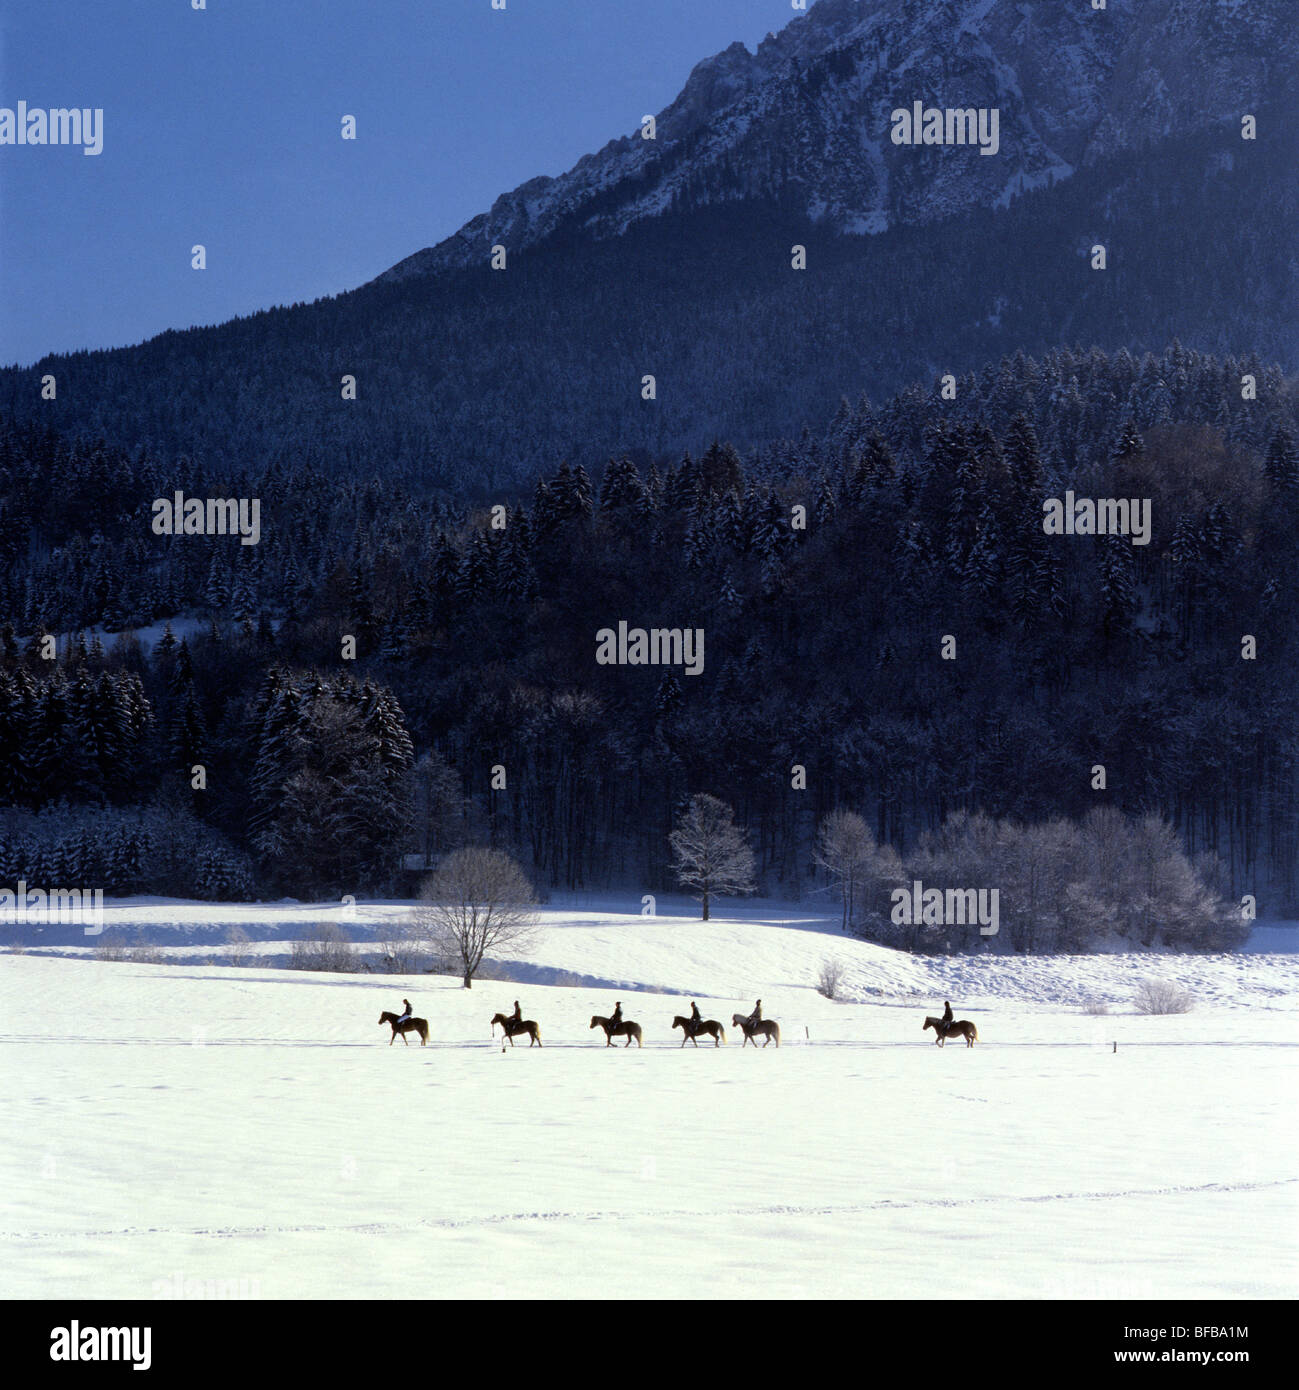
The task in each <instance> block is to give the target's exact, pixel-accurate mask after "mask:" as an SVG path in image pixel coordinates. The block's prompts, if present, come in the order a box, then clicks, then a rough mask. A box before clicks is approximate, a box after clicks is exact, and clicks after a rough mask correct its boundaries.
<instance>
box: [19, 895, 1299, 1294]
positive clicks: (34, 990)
mask: <svg viewBox="0 0 1299 1390" xmlns="http://www.w3.org/2000/svg"><path fill="white" fill-rule="evenodd" d="M622 906H623V911H622V912H621V913H619V912H615V911H613V910H611V908H607V907H596V906H591V905H588V906H587V909H586V910H585V911H581V910H576V909H570V908H565V907H562V906H556V907H552V908H550V909H548V910H547V913H546V930H545V932H544V933H543V935H542V937H541V938H540V940H539V942H538V944H537V946H536V949H535V950H534V951H533V952H532V953H530V955H529V957H528V959H527V960H526V961H519V962H516V963H515V964H514V966H513V967H512V968H511V973H512V974H514V975H515V976H516V977H518V978H519V979H520V981H521V982H519V983H514V982H510V981H491V980H480V981H479V982H478V983H477V984H476V986H475V987H474V989H472V990H469V991H466V990H464V989H463V988H460V987H459V985H458V984H457V982H456V981H454V980H452V979H450V978H448V977H444V976H430V975H418V976H376V975H355V974H353V975H315V974H306V973H298V972H289V971H284V970H274V969H260V968H259V969H248V968H234V967H228V966H217V965H211V966H208V965H200V964H196V963H186V964H179V965H142V964H131V963H110V962H102V961H95V960H93V959H72V958H69V957H67V956H63V957H57V956H49V955H33V954H26V955H13V954H5V955H0V1066H2V1067H3V1070H4V1075H5V1077H6V1088H5V1108H6V1120H7V1123H6V1125H5V1129H4V1134H5V1140H4V1148H3V1151H2V1152H3V1159H2V1164H3V1174H2V1176H3V1191H4V1202H5V1205H4V1210H3V1214H2V1215H0V1240H3V1241H4V1244H5V1249H6V1258H5V1260H4V1261H3V1264H2V1265H0V1294H4V1295H6V1296H9V1297H15V1296H17V1297H26V1296H33V1295H49V1296H55V1295H57V1296H59V1297H75V1296H95V1297H117V1296H122V1297H144V1298H148V1297H151V1296H155V1295H158V1296H162V1295H163V1294H164V1293H165V1291H166V1290H169V1289H173V1288H176V1287H183V1286H185V1285H186V1284H188V1285H189V1286H190V1288H191V1291H192V1293H193V1294H194V1296H204V1295H206V1296H214V1294H216V1293H220V1292H222V1291H224V1292H225V1293H226V1294H227V1296H228V1295H229V1294H230V1293H231V1292H242V1293H243V1294H245V1295H251V1296H262V1297H269V1298H279V1297H294V1298H297V1297H316V1296H327V1295H335V1296H337V1295H342V1296H374V1297H389V1296H394V1295H397V1296H427V1297H437V1296H465V1295H470V1296H499V1295H502V1294H505V1295H513V1296H522V1297H526V1296H609V1297H618V1296H619V1295H620V1294H626V1295H628V1296H637V1297H647V1296H663V1297H698V1296H731V1295H737V1294H739V1293H741V1292H742V1290H743V1289H745V1288H746V1287H748V1286H749V1285H750V1284H751V1283H752V1281H753V1280H754V1279H755V1278H757V1277H759V1276H758V1273H757V1272H758V1271H761V1276H760V1278H761V1283H760V1287H761V1292H762V1294H763V1296H765V1297H782V1296H783V1297H803V1296H807V1297H840V1296H842V1297H849V1296H851V1297H859V1296H881V1297H889V1296H907V1295H915V1296H920V1297H934V1296H940V1297H969V1296H981V1297H996V1296H1020V1297H1064V1298H1088V1297H1120V1298H1128V1297H1145V1296H1153V1297H1171V1296H1178V1297H1200V1296H1204V1297H1208V1296H1224V1297H1292V1296H1294V1294H1295V1293H1296V1292H1299V1263H1297V1258H1296V1244H1295V1241H1294V1234H1295V1231H1296V1229H1297V1222H1299V1173H1297V1172H1296V1165H1295V1161H1294V1151H1295V1145H1294V1127H1295V1114H1296V1106H1295V1101H1296V1099H1297V1098H1299V1096H1297V1094H1296V1093H1297V1090H1299V1087H1297V1086H1296V1072H1295V1060H1296V1057H1297V1056H1299V1053H1297V1052H1296V1048H1297V1047H1299V960H1296V957H1295V956H1293V955H1283V954H1262V955H1252V956H1240V957H1230V958H1228V957H1193V958H1192V957H1173V956H1159V957H1151V956H1142V957H1135V958H1134V957H1124V956H1106V957H1094V958H1089V959H1086V960H1080V959H1077V958H1074V959H1069V958H1061V959H1055V960H1041V961H1027V962H1026V961H1008V960H1004V959H995V960H994V959H986V960H980V959H965V960H954V959H928V958H923V959H922V958H913V957H903V956H899V955H897V954H896V953H893V952H889V951H885V950H883V949H881V948H877V947H871V946H868V945H866V944H865V943H860V942H851V941H847V940H845V939H843V938H842V937H841V936H839V935H838V934H837V933H836V932H834V931H833V930H832V929H831V926H830V924H828V923H827V922H825V921H823V920H821V919H819V918H814V917H806V918H804V919H803V920H801V921H799V920H796V919H793V918H791V917H790V916H789V915H788V914H786V918H785V919H784V920H783V921H782V920H781V919H779V918H776V917H775V915H774V914H773V913H770V912H765V913H764V911H763V910H762V909H761V908H759V909H752V910H751V912H752V915H748V914H747V913H746V912H741V913H735V912H733V911H732V910H731V907H730V905H727V907H726V908H725V909H724V915H723V916H721V917H720V918H718V919H717V920H715V921H713V922H711V923H706V924H705V923H700V922H698V921H693V920H690V919H688V918H685V917H681V918H669V917H659V918H656V919H650V918H641V917H639V916H636V915H635V914H634V912H633V911H629V910H627V905H626V904H623V905H622ZM398 910H399V909H398V906H397V905H395V904H394V905H388V906H386V907H385V906H377V907H373V908H365V907H358V918H359V919H362V920H363V919H365V918H366V917H367V916H371V917H375V918H379V917H382V916H384V915H389V914H392V913H395V912H397V911H398ZM130 911H131V912H132V913H133V914H134V916H135V919H136V920H139V919H140V918H141V917H143V916H145V915H149V914H154V913H156V914H158V917H159V918H160V919H162V918H166V919H168V920H171V921H177V920H179V918H180V916H181V914H182V912H183V911H184V908H183V906H182V905H177V904H158V903H155V904H153V905H152V906H151V907H150V906H146V905H141V904H137V905H134V906H133V908H131V909H130ZM201 911H203V912H205V913H206V914H207V920H208V921H211V920H213V918H214V915H215V914H220V915H221V916H222V917H223V918H224V919H225V920H230V919H231V918H232V917H233V916H235V915H244V916H245V925H246V927H247V929H248V930H249V935H250V936H251V935H255V934H256V919H255V917H254V914H258V913H260V914H262V915H263V917H264V916H265V914H267V913H268V911H269V909H267V908H265V907H247V908H241V909H230V908H220V909H213V908H211V907H207V908H204V909H201ZM277 911H278V912H279V913H281V914H284V915H286V916H287V915H290V914H293V915H296V917H297V920H298V922H299V923H300V924H305V923H307V922H314V921H318V920H320V919H321V917H322V915H323V914H322V911H321V909H320V908H319V907H316V908H309V907H305V906H296V907H295V906H289V905H285V906H283V907H281V908H280V909H277ZM156 925H157V923H155V926H156ZM158 929H159V930H161V928H160V927H159V928H158ZM259 949H260V948H259ZM177 950H180V951H183V952H186V953H187V954H188V955H190V957H191V959H192V960H193V961H197V960H198V959H199V958H200V956H201V954H202V952H201V951H200V949H199V947H198V946H197V945H194V944H190V945H186V946H181V947H178V948H177ZM827 956H834V957H838V958H840V959H842V960H844V961H845V963H846V964H847V966H848V984H849V991H850V994H851V995H852V999H851V1001H849V1002H831V1001H830V1000H827V999H824V998H822V997H821V996H820V995H818V994H817V993H816V992H815V990H814V988H813V987H812V976H813V974H814V971H815V967H816V966H817V965H818V964H819V963H820V961H821V960H823V959H824V958H825V957H827ZM561 971H562V972H572V974H573V975H577V976H581V977H582V978H583V979H585V980H590V981H591V983H589V984H586V983H582V984H565V985H553V984H542V983H536V982H534V981H535V980H537V979H540V978H543V977H550V978H555V977H556V976H555V972H561ZM1150 975H1156V976H1159V977H1161V978H1168V979H1175V980H1178V981H1180V982H1182V983H1183V984H1184V985H1185V986H1186V987H1188V988H1190V989H1191V991H1192V992H1193V993H1194V994H1195V996H1196V1007H1195V1009H1194V1010H1193V1011H1192V1012H1190V1013H1187V1014H1181V1015H1175V1016H1169V1017H1149V1016H1138V1015H1136V1014H1134V1013H1132V1012H1131V1011H1130V1003H1129V1000H1130V994H1131V989H1132V987H1133V986H1134V984H1135V982H1136V981H1137V980H1138V979H1140V978H1144V977H1146V976H1150ZM529 976H531V978H529ZM872 991H879V993H877V994H876V993H873V992H872ZM691 994H693V996H694V997H696V998H698V1000H699V1003H700V1006H701V1008H702V1010H703V1012H704V1014H705V1016H707V1017H716V1018H719V1019H721V1020H722V1021H723V1023H724V1025H725V1026H726V1029H727V1032H728V1035H729V1036H728V1045H727V1046H725V1047H721V1048H714V1047H712V1046H711V1045H705V1046H702V1047H700V1048H699V1049H698V1050H696V1049H693V1048H690V1047H687V1048H686V1049H685V1050H684V1051H682V1050H681V1048H680V1046H679V1043H680V1037H681V1035H680V1034H679V1033H675V1034H674V1033H673V1031H672V1029H671V1022H672V1018H673V1016H674V1015H675V1014H677V1013H685V1012H687V1011H688V1008H689V997H690V996H691ZM759 995H760V996H761V997H762V998H763V1004H764V1011H765V1013H766V1014H767V1015H768V1016H770V1017H774V1018H776V1019H778V1020H779V1021H780V1022H781V1025H782V1029H783V1043H784V1045H783V1046H782V1047H780V1049H779V1050H777V1049H776V1048H774V1047H769V1048H767V1049H765V1050H762V1051H755V1050H754V1049H752V1048H741V1047H739V1046H737V1045H736V1044H737V1043H738V1041H739V1039H738V1036H737V1035H736V1034H735V1032H734V1030H733V1029H732V1027H731V1015H732V1013H734V1012H737V1011H745V1012H747V1011H748V1010H749V1009H750V1008H751V1007H752V1004H753V1000H754V998H756V997H757V996H759ZM403 996H405V997H409V998H410V1000H411V1002H412V1004H413V1005H414V1006H415V1012H416V1013H417V1014H418V1015H420V1016H422V1017H425V1018H427V1019H428V1020H429V1024H430V1029H431V1040H430V1043H429V1045H428V1047H426V1048H421V1047H419V1046H417V1045H416V1046H404V1045H403V1044H402V1043H401V1042H400V1041H398V1042H397V1043H396V1045H395V1046H389V1045H388V1040H389V1036H390V1034H389V1031H388V1029H387V1028H386V1027H384V1028H381V1027H380V1026H379V1025H378V1023H377V1019H378V1016H379V1013H380V1011H381V1010H384V1009H395V1008H400V1001H401V999H402V998H403ZM945 996H946V997H951V998H952V999H953V1002H954V1004H955V1005H956V1007H957V1012H958V1015H961V1016H968V1017H969V1018H971V1019H972V1020H974V1021H975V1022H976V1023H977V1026H978V1030H979V1034H980V1038H981V1041H980V1043H979V1044H978V1045H977V1046H976V1047H974V1048H972V1049H966V1048H965V1047H964V1046H959V1047H958V1046H954V1045H949V1046H948V1047H946V1048H943V1049H941V1050H940V1049H938V1048H936V1047H934V1046H933V1045H932V1043H931V1042H930V1040H929V1039H930V1037H931V1036H932V1035H929V1034H923V1033H922V1032H921V1023H922V1021H923V1018H924V1015H925V1014H926V1013H928V1012H931V1011H937V1010H938V1009H939V1008H941V1004H942V999H943V997H945ZM516 997H518V998H519V999H520V1000H521V1003H522V1005H523V1010H524V1014H525V1016H526V1017H528V1018H533V1019H536V1020H537V1021H538V1022H539V1024H540V1025H541V1032H542V1039H543V1043H544V1046H543V1047H542V1048H541V1049H535V1048H534V1049H529V1048H527V1047H525V1046H522V1045H520V1046H517V1047H514V1048H513V1049H510V1048H506V1049H505V1050H504V1051H502V1049H501V1040H500V1037H499V1030H497V1036H496V1037H495V1038H493V1037H492V1036H491V1030H490V1018H491V1015H492V1014H493V1013H494V1012H495V1011H496V1010H498V1009H502V1010H507V1011H508V1010H509V1009H510V1008H511V1007H512V1004H513V1000H514V999H515V998H516ZM615 997H616V998H619V999H621V1000H622V1003H623V1009H624V1012H625V1014H626V1015H627V1016H628V1017H630V1018H633V1019H636V1020H637V1021H639V1022H641V1024H642V1026H643V1028H644V1031H645V1046H644V1047H643V1048H642V1049H639V1050H638V1049H637V1048H636V1047H634V1046H633V1047H632V1048H631V1049H630V1050H627V1049H623V1048H621V1047H620V1048H616V1049H607V1048H605V1047H604V1045H603V1037H602V1035H601V1034H600V1033H599V1032H598V1031H597V1032H592V1031H591V1030H590V1029H589V1027H588V1024H589V1020H590V1017H591V1015H592V1014H593V1013H596V1012H599V1013H607V1012H609V1010H610V1009H611V1007H612V1005H613V1002H614V999H615ZM1101 997H1109V998H1111V999H1112V1000H1113V1001H1114V1002H1113V1004H1112V1010H1113V1011H1112V1012H1110V1013H1108V1014H1104V1015H1090V1014H1087V1013H1085V1012H1083V1010H1082V1009H1081V1008H1080V1004H1081V1003H1083V1002H1084V1001H1087V1000H1095V999H1097V998H1101ZM1116 1044H1117V1050H1115V1045H1116ZM627 1271H634V1277H627V1276H626V1272H627ZM936 1271H943V1276H942V1278H941V1279H939V1278H936ZM620 1272H622V1276H623V1277H620ZM178 1281H179V1282H178ZM221 1281H225V1282H224V1283H223V1282H221ZM755 1287H756V1286H755Z"/></svg>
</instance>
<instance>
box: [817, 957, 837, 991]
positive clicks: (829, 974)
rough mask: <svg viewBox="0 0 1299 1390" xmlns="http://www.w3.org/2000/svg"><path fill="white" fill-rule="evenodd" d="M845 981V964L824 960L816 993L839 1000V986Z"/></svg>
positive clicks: (818, 975)
mask: <svg viewBox="0 0 1299 1390" xmlns="http://www.w3.org/2000/svg"><path fill="white" fill-rule="evenodd" d="M842 980H843V962H842V961H839V960H828V959H827V960H823V961H822V962H821V969H820V971H819V972H818V973H817V977H816V992H817V993H818V994H823V995H824V996H825V997H826V998H827V999H838V997H839V985H840V983H841V982H842Z"/></svg>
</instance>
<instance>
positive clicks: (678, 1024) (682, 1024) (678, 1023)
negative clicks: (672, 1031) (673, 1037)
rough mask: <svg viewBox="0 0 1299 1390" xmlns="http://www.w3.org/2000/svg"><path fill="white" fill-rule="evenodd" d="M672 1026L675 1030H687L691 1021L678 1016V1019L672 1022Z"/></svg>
mask: <svg viewBox="0 0 1299 1390" xmlns="http://www.w3.org/2000/svg"><path fill="white" fill-rule="evenodd" d="M672 1026H673V1027H674V1028H686V1027H688V1026H689V1020H687V1019H684V1018H682V1017H681V1015H680V1014H678V1015H677V1016H676V1018H674V1019H673V1020H672Z"/></svg>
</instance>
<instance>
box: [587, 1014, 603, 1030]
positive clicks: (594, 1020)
mask: <svg viewBox="0 0 1299 1390" xmlns="http://www.w3.org/2000/svg"><path fill="white" fill-rule="evenodd" d="M599 1022H600V1020H599V1019H598V1018H596V1016H595V1015H594V1014H592V1015H591V1028H594V1027H595V1026H596V1024H597V1023H599ZM591 1028H588V1029H587V1030H586V1031H587V1032H588V1033H589V1032H590V1031H591Z"/></svg>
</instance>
